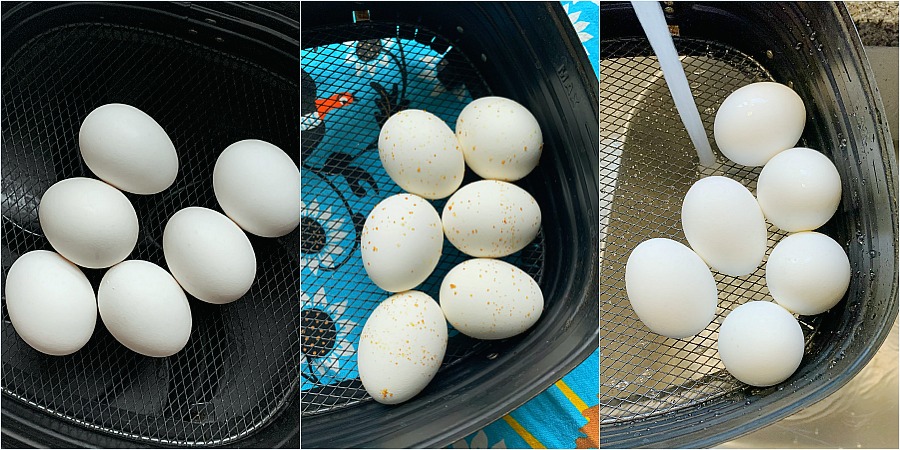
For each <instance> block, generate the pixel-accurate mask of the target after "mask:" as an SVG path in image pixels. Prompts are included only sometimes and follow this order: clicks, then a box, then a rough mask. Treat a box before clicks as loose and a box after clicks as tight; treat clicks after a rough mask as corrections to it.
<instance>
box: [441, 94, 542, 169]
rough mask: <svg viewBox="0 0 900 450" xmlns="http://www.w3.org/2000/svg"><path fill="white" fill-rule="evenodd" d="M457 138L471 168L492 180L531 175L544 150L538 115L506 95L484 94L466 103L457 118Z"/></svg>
mask: <svg viewBox="0 0 900 450" xmlns="http://www.w3.org/2000/svg"><path fill="white" fill-rule="evenodd" d="M456 138H457V139H459V147H460V148H461V149H462V151H463V154H464V155H465V157H466V164H468V165H469V168H470V169H472V171H473V172H475V173H477V174H478V175H479V176H480V177H482V178H486V179H489V180H503V181H515V180H518V179H520V178H522V177H524V176H525V175H528V174H529V173H530V172H531V171H532V170H534V168H535V167H537V165H538V162H539V161H540V159H541V153H542V152H543V149H544V137H543V134H541V127H540V125H539V124H538V121H537V119H535V117H534V115H532V114H531V112H530V111H528V109H526V108H525V107H524V106H522V105H521V104H519V103H517V102H515V101H513V100H510V99H508V98H503V97H482V98H479V99H478V100H475V101H473V102H471V103H469V104H468V105H466V107H465V108H463V110H462V112H460V113H459V117H458V118H457V119H456Z"/></svg>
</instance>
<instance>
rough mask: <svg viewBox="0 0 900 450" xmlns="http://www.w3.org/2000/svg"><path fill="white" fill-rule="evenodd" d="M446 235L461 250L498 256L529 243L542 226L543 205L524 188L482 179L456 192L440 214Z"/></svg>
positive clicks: (473, 254)
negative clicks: (540, 205) (539, 204)
mask: <svg viewBox="0 0 900 450" xmlns="http://www.w3.org/2000/svg"><path fill="white" fill-rule="evenodd" d="M441 216H442V217H441V220H442V221H443V224H444V234H445V235H446V236H447V239H448V240H449V241H450V243H451V244H453V246H454V247H456V248H457V249H459V250H460V251H461V252H463V253H465V254H467V255H470V256H475V257H478V258H499V257H502V256H507V255H510V254H512V253H515V252H517V251H519V250H521V249H523V248H525V246H526V245H528V244H529V243H530V242H531V241H532V240H534V238H535V237H537V235H538V232H539V231H540V228H541V208H540V207H539V206H538V204H537V202H536V201H535V200H534V197H532V196H531V194H529V193H528V192H527V191H525V190H524V189H522V188H520V187H518V186H516V185H514V184H511V183H507V182H504V181H495V180H482V181H476V182H474V183H470V184H467V185H465V186H463V187H462V188H460V189H459V190H458V191H456V193H455V194H453V195H452V196H451V197H450V199H449V200H448V201H447V204H446V205H444V212H443V214H442V215H441Z"/></svg>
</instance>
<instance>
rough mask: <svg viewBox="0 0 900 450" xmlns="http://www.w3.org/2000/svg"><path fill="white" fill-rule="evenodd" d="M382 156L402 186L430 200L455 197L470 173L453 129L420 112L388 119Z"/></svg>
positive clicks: (380, 137) (380, 142) (380, 149)
mask: <svg viewBox="0 0 900 450" xmlns="http://www.w3.org/2000/svg"><path fill="white" fill-rule="evenodd" d="M378 156H379V158H381V165H382V166H384V170H385V172H387V174H388V176H390V177H391V179H392V180H394V182H395V183H397V185H398V186H400V187H401V188H403V190H405V191H407V192H410V193H412V194H416V195H418V196H420V197H424V198H428V199H439V198H445V197H447V196H449V195H450V194H452V193H453V192H454V191H456V189H457V188H459V185H460V183H462V180H463V175H465V171H466V162H465V159H464V158H463V153H462V151H461V150H460V149H459V143H458V142H457V140H456V135H455V134H453V130H451V129H450V127H449V126H447V124H446V123H444V121H443V120H441V118H439V117H438V116H435V115H434V114H432V113H430V112H427V111H422V110H419V109H407V110H404V111H400V112H398V113H396V114H394V115H392V116H391V117H390V118H388V120H387V121H386V122H385V123H384V126H382V127H381V132H380V133H379V135H378Z"/></svg>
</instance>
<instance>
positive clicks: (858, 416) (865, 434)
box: [718, 2, 900, 448]
mask: <svg viewBox="0 0 900 450" xmlns="http://www.w3.org/2000/svg"><path fill="white" fill-rule="evenodd" d="M847 8H848V9H849V10H850V15H851V16H852V17H853V20H854V22H856V25H857V29H858V31H859V33H860V37H861V38H862V41H863V45H865V46H866V54H867V56H868V58H869V63H870V64H871V66H872V69H873V71H874V72H875V77H876V79H877V83H878V89H879V91H880V92H881V97H882V101H883V102H884V108H885V112H886V113H887V116H888V121H889V126H890V128H891V137H892V138H893V141H894V152H895V154H897V151H898V145H897V141H898V136H900V131H898V83H900V80H898V72H900V64H898V59H900V49H898V22H900V10H898V3H897V2H848V3H847ZM898 339H900V334H898V324H897V322H894V327H893V328H892V329H891V333H890V335H888V338H887V340H886V341H885V343H884V345H883V346H882V347H881V348H880V349H879V350H878V353H877V354H876V355H875V358H873V359H872V361H871V362H869V364H868V365H867V366H866V367H865V368H864V369H863V370H862V371H861V372H860V373H859V374H858V375H857V376H856V377H854V378H853V379H852V380H851V381H850V382H849V383H848V384H847V385H845V386H844V387H843V388H841V389H840V390H839V391H837V392H836V393H834V394H833V395H831V396H829V397H828V398H826V399H824V400H822V401H821V402H819V403H816V404H815V405H812V406H811V407H809V408H807V409H805V410H803V411H800V412H799V413H796V414H794V415H792V416H789V417H787V418H785V419H783V420H781V421H780V422H777V423H774V424H772V425H769V426H768V427H766V428H763V429H761V430H758V431H756V432H753V433H750V434H748V435H745V436H743V437H741V438H739V439H736V440H734V441H730V442H726V443H725V444H722V445H721V446H719V447H718V448H900V436H898V434H900V433H898V428H900V427H898V423H900V413H898V393H900V391H898V368H900V366H898V354H900V350H898V343H900V341H898Z"/></svg>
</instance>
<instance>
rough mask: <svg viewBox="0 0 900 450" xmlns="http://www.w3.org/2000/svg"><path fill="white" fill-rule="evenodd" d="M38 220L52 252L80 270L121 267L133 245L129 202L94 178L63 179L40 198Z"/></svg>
mask: <svg viewBox="0 0 900 450" xmlns="http://www.w3.org/2000/svg"><path fill="white" fill-rule="evenodd" d="M38 217H39V219H40V222H41V229H42V230H43V232H44V235H45V236H46V237H47V240H48V241H50V245H52V246H53V249H54V250H56V251H57V252H59V254H60V255H62V256H64V257H65V258H66V259H68V260H69V261H72V262H73V263H75V264H78V265H79V266H82V267H88V268H91V269H100V268H104V267H109V266H112V265H113V264H117V263H120V262H122V261H123V260H124V259H125V258H127V257H128V255H129V254H131V252H132V250H134V246H135V244H137V238H138V226H139V225H138V218H137V213H136V212H135V210H134V206H132V205H131V201H130V200H128V198H127V197H125V195H124V194H122V192H121V191H119V190H118V189H116V188H114V187H112V186H110V185H108V184H106V183H104V182H102V181H99V180H95V179H93V178H68V179H65V180H62V181H60V182H57V183H56V184H54V185H53V186H50V188H49V189H47V191H46V192H44V195H43V196H42V197H41V203H40V206H39V207H38Z"/></svg>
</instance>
